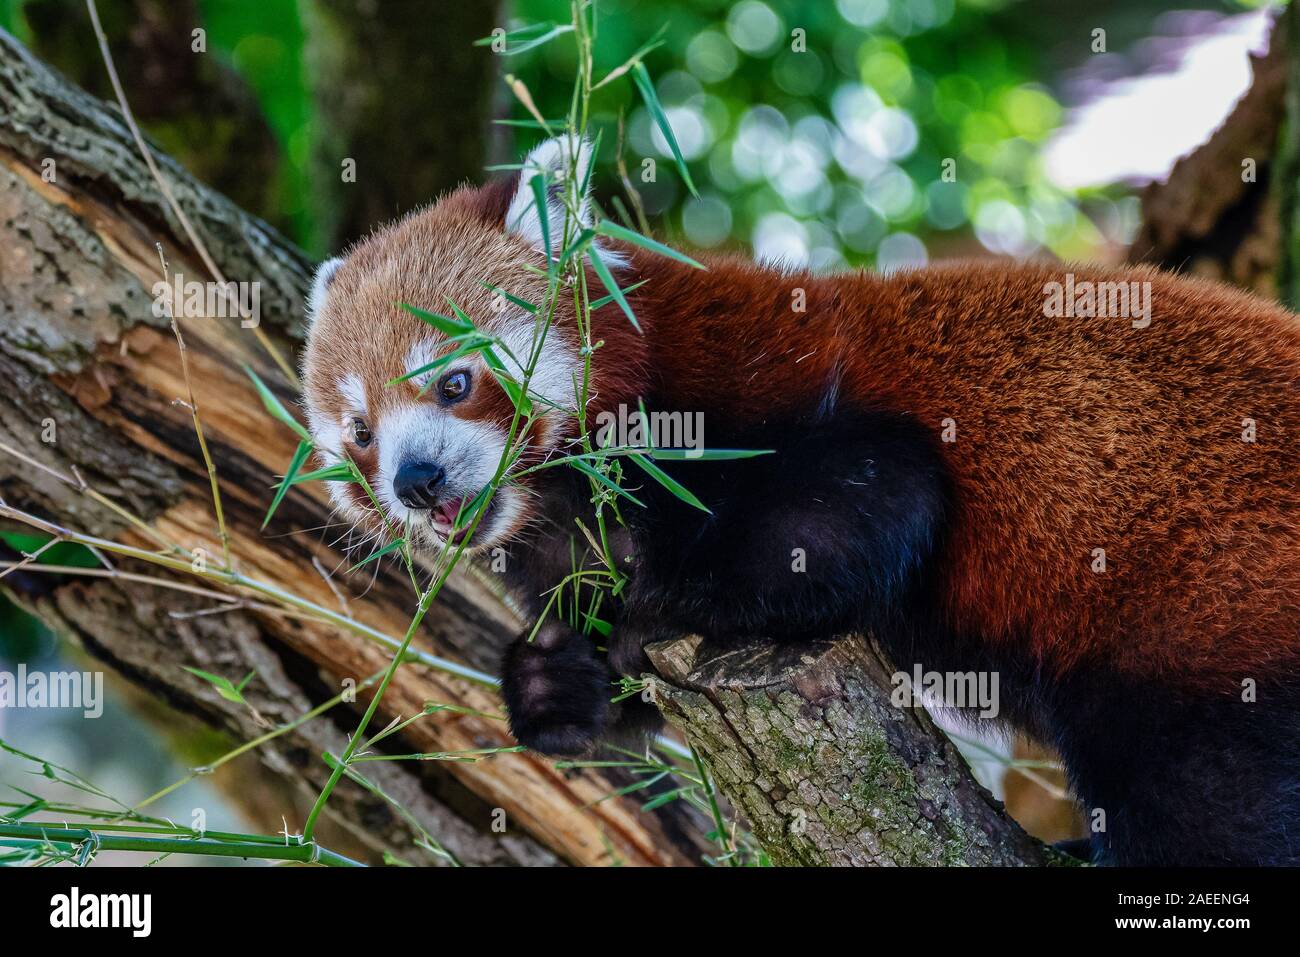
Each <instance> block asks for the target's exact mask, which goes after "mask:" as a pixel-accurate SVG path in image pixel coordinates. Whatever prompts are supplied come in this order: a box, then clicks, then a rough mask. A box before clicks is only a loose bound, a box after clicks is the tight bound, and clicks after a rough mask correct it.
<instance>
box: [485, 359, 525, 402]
mask: <svg viewBox="0 0 1300 957" xmlns="http://www.w3.org/2000/svg"><path fill="white" fill-rule="evenodd" d="M483 361H484V362H486V363H487V366H488V370H489V371H490V372H491V373H492V376H493V378H495V379H496V380H497V384H498V385H500V386H501V388H502V390H503V391H504V392H505V394H506V395H507V396H509V397H510V401H511V402H513V403H514V406H515V408H516V409H518V410H519V414H520V415H523V416H531V415H532V414H533V401H532V399H530V398H528V394H527V393H526V392H524V387H523V386H521V385H520V384H519V383H518V382H516V381H515V379H514V376H512V375H511V374H510V371H509V370H508V369H506V366H505V363H503V362H502V361H501V358H500V356H498V355H497V354H496V352H495V351H493V350H492V349H491V348H485V349H484V350H483Z"/></svg>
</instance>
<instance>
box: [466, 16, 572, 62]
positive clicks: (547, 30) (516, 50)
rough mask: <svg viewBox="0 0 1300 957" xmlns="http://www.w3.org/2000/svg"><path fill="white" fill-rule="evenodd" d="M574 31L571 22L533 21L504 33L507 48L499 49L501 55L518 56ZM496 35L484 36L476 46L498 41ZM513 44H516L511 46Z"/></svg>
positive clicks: (475, 43)
mask: <svg viewBox="0 0 1300 957" xmlns="http://www.w3.org/2000/svg"><path fill="white" fill-rule="evenodd" d="M572 32H573V25H572V24H570V23H562V24H558V25H557V24H554V23H533V24H529V25H528V26H526V27H523V28H522V29H519V30H513V31H511V32H510V33H507V34H504V35H503V36H502V37H501V39H502V40H505V41H506V48H505V49H504V50H501V51H498V52H499V55H500V56H518V55H519V54H521V53H527V52H528V51H529V50H534V49H536V48H537V47H539V46H542V45H543V44H545V43H550V42H551V41H552V40H554V39H555V38H556V37H561V36H564V34H566V33H572ZM496 40H497V38H496V37H482V38H480V39H478V40H475V41H474V45H475V46H476V47H486V46H491V45H492V44H493V43H494V42H496ZM511 44H516V45H515V46H511Z"/></svg>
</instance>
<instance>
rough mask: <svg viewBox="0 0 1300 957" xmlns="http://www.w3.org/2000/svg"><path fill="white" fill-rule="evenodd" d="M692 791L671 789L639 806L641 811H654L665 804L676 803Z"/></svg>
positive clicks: (689, 789)
mask: <svg viewBox="0 0 1300 957" xmlns="http://www.w3.org/2000/svg"><path fill="white" fill-rule="evenodd" d="M692 790H694V788H691V787H684V788H673V789H672V790H671V791H666V792H664V793H663V794H660V795H659V796H658V797H655V798H651V799H650V800H649V801H646V802H645V803H644V804H642V805H641V810H643V811H653V810H655V808H660V807H663V806H664V805H665V804H671V803H672V802H673V801H676V800H677V799H678V798H681V797H684V796H685V795H687V794H690V793H691V791H692Z"/></svg>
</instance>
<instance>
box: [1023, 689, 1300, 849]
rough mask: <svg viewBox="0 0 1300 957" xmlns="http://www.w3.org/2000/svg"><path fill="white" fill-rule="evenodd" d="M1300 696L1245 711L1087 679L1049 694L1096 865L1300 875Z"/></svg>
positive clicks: (1204, 694)
mask: <svg viewBox="0 0 1300 957" xmlns="http://www.w3.org/2000/svg"><path fill="white" fill-rule="evenodd" d="M1297 691H1298V689H1297V686H1296V682H1295V680H1294V679H1291V680H1290V681H1289V682H1277V683H1270V684H1265V683H1264V682H1263V681H1261V682H1260V683H1259V686H1258V688H1257V690H1256V692H1255V694H1254V696H1253V697H1251V696H1247V698H1248V699H1249V700H1243V695H1242V688H1241V687H1240V686H1238V685H1236V684H1235V683H1233V682H1230V681H1229V682H1225V683H1224V685H1223V687H1221V688H1219V689H1212V690H1209V691H1207V690H1197V691H1181V690H1175V689H1172V688H1170V687H1168V682H1165V683H1163V685H1162V684H1161V683H1157V682H1155V681H1147V682H1142V681H1136V680H1132V679H1127V678H1122V677H1119V676H1116V675H1113V674H1108V673H1106V672H1105V671H1104V670H1097V671H1091V670H1086V669H1081V670H1080V671H1079V672H1078V673H1076V674H1073V675H1071V676H1069V677H1067V678H1065V679H1064V680H1062V681H1061V682H1060V683H1059V684H1057V685H1056V686H1055V687H1053V688H1051V689H1050V690H1049V691H1048V695H1049V699H1050V701H1051V704H1050V705H1049V707H1050V708H1051V710H1052V712H1053V714H1052V716H1051V718H1050V719H1049V720H1050V721H1051V723H1052V724H1053V725H1054V737H1055V742H1054V743H1055V744H1056V746H1057V748H1058V750H1059V751H1060V752H1061V755H1062V758H1063V759H1064V761H1065V764H1066V767H1067V769H1068V770H1069V773H1070V777H1071V780H1072V784H1073V785H1074V789H1075V791H1076V792H1077V794H1078V796H1079V800H1080V804H1081V809H1082V811H1083V815H1084V820H1085V823H1087V824H1088V825H1089V829H1090V830H1091V831H1092V832H1093V835H1094V836H1093V843H1094V847H1095V860H1096V861H1097V863H1100V864H1110V865H1121V866H1137V865H1141V866H1161V865H1164V866H1170V865H1178V866H1191V865H1219V866H1255V867H1257V866H1261V865H1270V866H1281V865H1289V866H1296V865H1298V864H1300V751H1297V750H1296V749H1295V748H1293V747H1290V746H1289V744H1285V743H1284V742H1292V741H1295V740H1296V739H1297V737H1300V707H1297V703H1298V702H1297Z"/></svg>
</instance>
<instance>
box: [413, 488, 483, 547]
mask: <svg viewBox="0 0 1300 957" xmlns="http://www.w3.org/2000/svg"><path fill="white" fill-rule="evenodd" d="M468 501H469V500H468V499H467V498H464V497H458V498H450V499H447V500H446V501H444V502H439V503H438V504H437V505H435V506H434V507H433V509H432V510H431V511H430V512H429V522H430V524H432V525H433V530H434V531H435V532H437V533H438V534H439V535H440V536H442V537H443V538H444V539H446V540H447V541H449V542H451V543H452V544H453V545H456V544H459V543H460V541H461V540H462V539H463V538H464V537H465V536H466V535H468V534H469V530H470V527H471V526H472V525H473V524H474V523H473V521H472V520H471V519H470V517H469V515H465V516H462V517H461V523H462V525H463V526H464V527H462V528H460V529H457V528H456V517H457V516H458V515H460V511H461V509H462V508H464V507H465V506H466V504H468ZM491 514H492V503H490V502H489V503H488V506H487V508H486V509H485V510H484V512H483V518H482V519H481V520H480V521H479V523H478V531H479V532H482V531H483V530H484V527H485V522H486V521H487V518H488V516H489V515H491Z"/></svg>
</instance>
